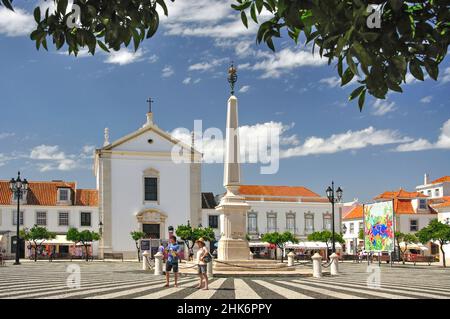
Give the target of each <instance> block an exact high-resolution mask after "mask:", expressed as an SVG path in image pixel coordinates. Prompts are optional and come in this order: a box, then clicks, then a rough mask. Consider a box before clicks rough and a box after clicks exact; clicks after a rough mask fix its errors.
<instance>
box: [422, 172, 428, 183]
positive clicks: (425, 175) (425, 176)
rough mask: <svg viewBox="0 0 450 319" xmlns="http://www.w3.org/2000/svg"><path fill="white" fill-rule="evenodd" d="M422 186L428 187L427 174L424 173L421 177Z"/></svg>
mask: <svg viewBox="0 0 450 319" xmlns="http://www.w3.org/2000/svg"><path fill="white" fill-rule="evenodd" d="M423 185H428V174H427V173H425V174H424V175H423Z"/></svg>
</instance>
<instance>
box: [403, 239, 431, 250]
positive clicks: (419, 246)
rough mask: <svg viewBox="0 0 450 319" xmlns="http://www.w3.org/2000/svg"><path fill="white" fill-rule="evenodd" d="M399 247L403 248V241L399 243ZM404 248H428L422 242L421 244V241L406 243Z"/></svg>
mask: <svg viewBox="0 0 450 319" xmlns="http://www.w3.org/2000/svg"><path fill="white" fill-rule="evenodd" d="M400 248H401V249H404V248H405V242H403V241H402V242H401V243H400ZM406 248H407V249H415V250H428V247H426V246H424V245H423V244H421V243H418V244H407V245H406Z"/></svg>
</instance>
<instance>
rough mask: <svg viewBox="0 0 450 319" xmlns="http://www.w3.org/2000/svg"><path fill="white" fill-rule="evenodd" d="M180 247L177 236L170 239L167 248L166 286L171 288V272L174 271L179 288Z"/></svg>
mask: <svg viewBox="0 0 450 319" xmlns="http://www.w3.org/2000/svg"><path fill="white" fill-rule="evenodd" d="M179 250H180V246H179V245H178V244H177V238H176V237H175V236H171V237H170V242H169V245H168V246H167V251H168V253H167V262H166V285H165V287H169V280H170V272H171V271H173V274H174V277H175V281H174V282H175V287H178V261H179Z"/></svg>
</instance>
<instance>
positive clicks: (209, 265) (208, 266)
mask: <svg viewBox="0 0 450 319" xmlns="http://www.w3.org/2000/svg"><path fill="white" fill-rule="evenodd" d="M213 262H214V258H211V261H210V262H209V263H207V264H206V274H207V275H208V277H209V278H212V277H213V276H214V272H213Z"/></svg>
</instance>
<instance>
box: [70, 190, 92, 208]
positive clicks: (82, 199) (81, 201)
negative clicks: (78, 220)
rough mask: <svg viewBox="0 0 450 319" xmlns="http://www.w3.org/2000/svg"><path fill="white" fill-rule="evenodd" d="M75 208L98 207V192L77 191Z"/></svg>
mask: <svg viewBox="0 0 450 319" xmlns="http://www.w3.org/2000/svg"><path fill="white" fill-rule="evenodd" d="M75 206H94V207H95V206H98V191H97V190H96V189H77V190H76V196H75Z"/></svg>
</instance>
